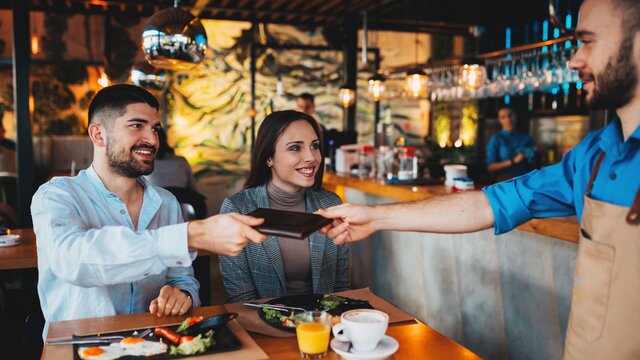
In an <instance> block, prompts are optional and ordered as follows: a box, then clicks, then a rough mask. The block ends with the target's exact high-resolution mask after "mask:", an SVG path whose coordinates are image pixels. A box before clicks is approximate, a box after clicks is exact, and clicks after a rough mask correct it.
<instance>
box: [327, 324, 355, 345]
mask: <svg viewBox="0 0 640 360" xmlns="http://www.w3.org/2000/svg"><path fill="white" fill-rule="evenodd" d="M331 331H332V332H333V336H334V337H335V338H336V339H338V340H339V341H342V342H350V341H351V340H350V339H349V334H348V333H347V328H346V327H345V326H344V324H342V323H338V324H335V325H333V329H331ZM341 332H342V334H341Z"/></svg>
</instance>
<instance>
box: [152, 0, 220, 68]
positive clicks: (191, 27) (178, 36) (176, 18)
mask: <svg viewBox="0 0 640 360" xmlns="http://www.w3.org/2000/svg"><path fill="white" fill-rule="evenodd" d="M206 50H207V33H206V31H205V29H204V26H202V23H201V22H200V20H199V19H198V18H197V17H195V16H193V15H192V14H191V13H189V12H186V11H184V10H180V9H178V1H177V0H176V1H175V2H174V7H173V8H170V9H165V10H161V11H159V12H157V13H155V14H154V15H153V16H151V17H150V18H149V20H148V21H147V24H146V25H145V27H144V31H143V32H142V51H143V52H144V56H145V58H146V59H147V61H148V62H149V64H151V66H153V67H154V68H158V69H174V70H189V69H192V68H194V67H195V66H196V65H198V64H199V63H200V62H202V60H204V56H205V52H206Z"/></svg>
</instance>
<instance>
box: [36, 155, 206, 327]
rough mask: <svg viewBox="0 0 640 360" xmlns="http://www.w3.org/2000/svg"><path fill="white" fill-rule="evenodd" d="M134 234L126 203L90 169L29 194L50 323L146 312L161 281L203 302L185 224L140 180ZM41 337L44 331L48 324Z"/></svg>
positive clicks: (161, 194) (167, 197)
mask: <svg viewBox="0 0 640 360" xmlns="http://www.w3.org/2000/svg"><path fill="white" fill-rule="evenodd" d="M138 181H139V182H140V183H141V184H142V185H143V186H144V197H143V201H142V208H141V210H140V217H139V220H138V229H137V230H136V229H135V228H134V226H133V223H132V221H131V217H130V216H129V212H128V211H127V207H126V205H125V204H124V203H123V202H122V201H121V200H120V199H119V198H118V196H117V195H116V194H114V193H112V192H110V191H109V190H107V188H106V187H105V186H104V184H103V183H102V181H101V180H100V178H99V177H98V175H97V174H96V172H95V170H94V169H93V167H89V169H87V170H83V171H81V172H80V173H79V174H78V175H77V176H75V177H56V178H53V179H52V180H51V181H49V182H47V183H46V184H44V185H42V186H41V187H40V189H38V191H37V192H36V194H35V195H34V196H33V201H32V204H31V213H32V216H33V227H34V231H35V233H36V241H37V247H38V271H39V279H38V295H39V297H40V304H41V306H42V311H43V313H44V316H45V319H46V320H47V323H49V322H52V321H60V320H71V319H80V318H88V317H98V316H109V315H116V314H132V313H140V312H146V311H148V308H149V304H150V302H151V300H153V299H155V298H156V297H157V296H158V294H159V292H160V288H161V287H162V286H164V285H165V284H168V285H171V286H173V287H177V288H180V289H182V290H186V291H188V292H189V294H190V295H191V297H192V299H193V306H194V307H196V306H199V305H200V298H199V296H198V290H199V286H200V285H199V283H198V281H197V280H196V279H195V278H194V276H193V269H192V268H191V261H192V260H193V259H195V256H196V254H195V252H192V253H189V251H188V247H187V223H184V222H183V219H182V213H181V210H180V205H179V204H178V202H177V201H176V199H175V197H174V196H173V195H172V194H171V193H170V192H168V191H166V190H164V189H162V188H158V187H155V186H153V185H151V184H149V183H148V182H147V180H146V179H144V177H141V178H139V179H138ZM45 334H46V327H45Z"/></svg>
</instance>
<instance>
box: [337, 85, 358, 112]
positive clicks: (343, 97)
mask: <svg viewBox="0 0 640 360" xmlns="http://www.w3.org/2000/svg"><path fill="white" fill-rule="evenodd" d="M338 97H339V98H340V103H341V104H342V106H343V107H345V108H348V107H350V106H353V104H355V102H356V90H355V89H351V88H348V87H345V86H343V87H341V88H340V93H339V94H338Z"/></svg>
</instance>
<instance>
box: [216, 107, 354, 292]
mask: <svg viewBox="0 0 640 360" xmlns="http://www.w3.org/2000/svg"><path fill="white" fill-rule="evenodd" d="M321 144H322V133H321V130H320V127H319V124H318V123H317V121H316V120H315V119H314V118H312V117H311V116H309V115H306V114H304V113H301V112H298V111H293V110H287V111H278V112H274V113H272V114H270V115H269V116H267V117H266V118H265V119H264V121H263V122H262V124H261V126H260V129H259V130H258V136H257V138H256V142H255V144H254V147H253V150H252V153H251V169H250V172H249V176H248V178H247V181H246V182H245V184H244V190H242V191H240V192H238V193H235V194H233V195H232V196H230V197H228V198H227V199H225V201H224V202H223V204H222V208H221V209H220V213H221V214H224V213H230V212H236V213H240V214H247V213H250V212H251V211H253V210H255V209H256V208H259V207H261V208H270V207H272V206H270V199H271V200H273V201H274V204H273V205H274V207H275V205H276V203H275V199H274V194H275V193H276V192H275V190H274V189H277V190H278V192H286V193H291V194H300V197H301V198H300V203H299V205H298V206H299V207H302V202H304V211H305V212H307V213H312V212H315V211H316V210H318V209H321V208H322V209H324V208H327V207H331V206H334V205H338V204H340V203H341V201H340V198H339V197H338V196H337V195H336V194H334V193H332V192H328V191H325V190H322V189H321V185H322V176H323V169H324V157H323V156H322V148H321ZM302 197H303V198H304V199H302ZM279 240H280V241H279ZM299 241H300V240H292V239H278V237H277V236H269V238H268V239H267V240H266V241H265V242H264V243H262V244H255V243H251V242H250V243H248V244H247V245H246V246H245V248H244V249H243V250H242V252H241V253H240V254H239V255H237V256H233V257H231V256H220V271H221V272H222V276H223V279H224V287H225V290H226V291H227V294H228V297H227V299H228V301H229V302H237V301H244V300H251V299H260V298H271V297H280V296H284V295H287V285H288V283H287V279H286V276H285V272H286V271H285V267H286V266H287V265H289V264H285V262H284V261H283V257H284V258H287V256H288V259H289V261H294V262H297V261H300V259H295V258H293V259H292V258H291V255H290V254H291V253H290V252H289V253H288V254H289V255H283V254H287V251H286V249H284V248H281V246H283V247H287V246H300V244H301V243H299ZM294 242H298V243H294ZM303 246H304V245H303ZM303 250H304V252H305V253H306V251H307V249H306V248H305V249H303ZM308 256H309V259H308V260H309V261H308V262H309V264H310V268H311V269H310V271H308V270H309V269H306V270H307V271H308V272H309V274H310V279H309V280H310V285H311V286H310V289H309V292H313V293H316V294H323V293H332V292H338V291H344V290H348V289H350V286H351V284H350V278H349V248H348V246H347V245H341V246H336V245H335V244H334V243H333V240H332V239H331V238H329V237H328V236H327V235H325V234H322V233H320V232H315V233H313V234H311V235H309V238H308ZM303 260H304V261H307V259H303ZM304 261H303V262H302V263H303V264H304V263H305V262H304Z"/></svg>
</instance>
